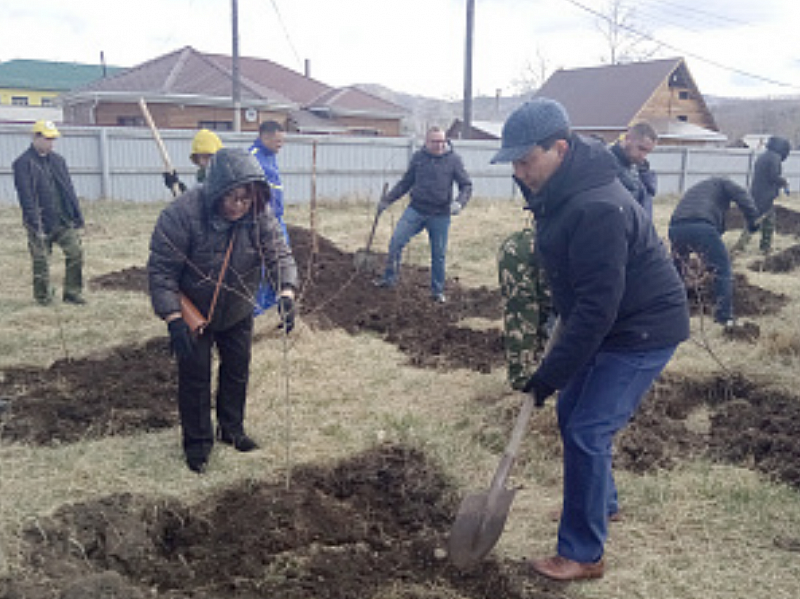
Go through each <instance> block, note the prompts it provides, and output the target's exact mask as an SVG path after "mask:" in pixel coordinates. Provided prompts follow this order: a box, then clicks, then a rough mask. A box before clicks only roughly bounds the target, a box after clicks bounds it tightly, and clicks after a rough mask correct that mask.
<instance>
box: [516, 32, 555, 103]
mask: <svg viewBox="0 0 800 599" xmlns="http://www.w3.org/2000/svg"><path fill="white" fill-rule="evenodd" d="M552 71H553V69H552V68H551V67H550V61H549V60H548V59H547V57H546V56H545V54H544V52H542V48H541V47H540V46H539V45H538V44H537V46H536V58H535V59H533V60H531V59H530V58H529V59H528V60H526V61H525V66H524V67H523V68H522V72H521V73H520V75H519V77H518V78H516V79H514V80H513V81H512V82H511V85H512V86H513V88H514V90H515V91H516V93H518V94H520V95H523V94H528V93H531V92H534V91H536V90H537V89H539V88H540V87H542V85H543V84H544V82H545V81H547V78H548V77H549V76H550V73H551V72H552Z"/></svg>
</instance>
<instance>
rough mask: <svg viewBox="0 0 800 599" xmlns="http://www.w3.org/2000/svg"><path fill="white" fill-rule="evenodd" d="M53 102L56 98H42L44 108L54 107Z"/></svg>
mask: <svg viewBox="0 0 800 599" xmlns="http://www.w3.org/2000/svg"><path fill="white" fill-rule="evenodd" d="M53 100H54V98H42V106H53V105H54V102H53Z"/></svg>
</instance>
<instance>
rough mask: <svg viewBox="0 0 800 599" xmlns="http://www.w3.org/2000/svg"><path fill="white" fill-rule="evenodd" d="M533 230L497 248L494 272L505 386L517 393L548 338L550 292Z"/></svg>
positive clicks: (531, 371) (526, 230)
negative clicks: (500, 314)
mask: <svg viewBox="0 0 800 599" xmlns="http://www.w3.org/2000/svg"><path fill="white" fill-rule="evenodd" d="M534 242H535V235H534V232H533V229H531V228H525V229H523V230H522V231H520V232H518V233H514V234H513V235H511V236H510V237H508V238H507V239H506V240H505V241H503V243H502V244H501V245H500V250H499V252H498V255H497V270H498V275H499V278H500V292H501V293H502V295H503V299H504V300H505V308H504V311H503V325H504V329H505V336H504V347H505V354H506V362H507V364H508V382H509V383H510V385H511V387H512V388H513V389H517V390H521V389H522V388H523V387H524V386H525V383H526V382H527V381H528V379H529V378H530V376H531V375H532V374H533V372H534V370H535V369H536V364H537V363H538V361H539V358H540V357H541V355H542V352H543V351H544V348H545V345H546V343H547V338H548V320H549V319H550V316H551V313H552V300H551V298H550V290H549V289H548V288H547V284H546V282H545V279H544V271H543V270H542V268H541V267H540V266H539V264H538V261H537V260H536V256H535V253H534Z"/></svg>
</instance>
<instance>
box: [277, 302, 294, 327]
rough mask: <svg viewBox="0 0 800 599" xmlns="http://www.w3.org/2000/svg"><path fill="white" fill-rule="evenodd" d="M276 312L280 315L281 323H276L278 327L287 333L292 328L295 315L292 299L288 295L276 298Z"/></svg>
mask: <svg viewBox="0 0 800 599" xmlns="http://www.w3.org/2000/svg"><path fill="white" fill-rule="evenodd" d="M278 314H279V315H280V317H281V324H280V325H278V328H282V329H284V330H285V331H286V334H287V335H288V334H289V333H291V332H292V329H294V316H295V309H294V300H293V299H292V298H291V297H289V296H288V295H282V296H280V297H279V298H278Z"/></svg>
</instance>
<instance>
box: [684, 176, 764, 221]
mask: <svg viewBox="0 0 800 599" xmlns="http://www.w3.org/2000/svg"><path fill="white" fill-rule="evenodd" d="M731 202H734V203H735V204H736V205H737V206H739V210H741V211H742V214H743V215H744V218H745V220H746V221H747V224H748V226H749V227H750V228H752V227H753V226H754V223H755V221H756V219H757V218H758V209H757V208H756V205H755V202H753V198H751V197H750V194H749V193H747V190H746V189H745V188H744V187H742V186H741V185H738V184H737V183H734V182H733V181H731V180H730V179H726V178H725V177H711V178H709V179H704V180H702V181H700V182H699V183H695V184H694V185H693V186H692V187H690V188H689V189H687V190H686V193H685V194H683V198H681V201H680V202H678V205H677V206H676V207H675V211H674V212H673V213H672V218H671V219H670V221H669V224H670V226H673V225H675V224H678V223H681V222H687V221H688V222H697V221H701V222H707V223H709V224H711V225H712V226H713V227H714V228H715V229H716V230H717V231H718V232H719V234H720V235H722V234H723V233H724V232H725V215H726V214H727V213H728V210H729V209H730V207H731Z"/></svg>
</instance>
